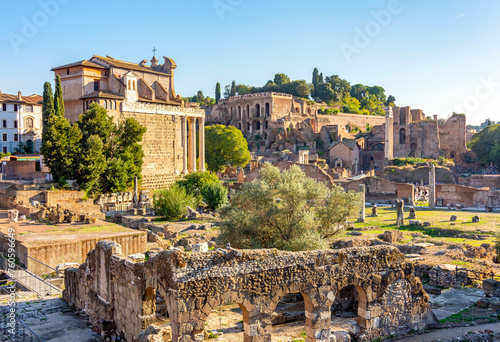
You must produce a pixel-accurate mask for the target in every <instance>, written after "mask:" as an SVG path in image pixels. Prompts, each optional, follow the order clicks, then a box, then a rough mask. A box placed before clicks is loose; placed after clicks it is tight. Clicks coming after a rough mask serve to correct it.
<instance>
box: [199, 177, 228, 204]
mask: <svg viewBox="0 0 500 342" xmlns="http://www.w3.org/2000/svg"><path fill="white" fill-rule="evenodd" d="M201 196H202V198H203V202H205V203H206V204H207V205H208V207H209V208H210V209H214V210H215V209H219V208H220V207H222V206H223V205H224V204H226V203H227V188H226V187H225V186H224V185H222V184H220V183H209V184H206V185H204V186H203V187H202V188H201Z"/></svg>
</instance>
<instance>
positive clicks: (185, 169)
mask: <svg viewBox="0 0 500 342" xmlns="http://www.w3.org/2000/svg"><path fill="white" fill-rule="evenodd" d="M181 126H182V173H184V174H185V173H187V172H188V150H187V144H188V142H187V118H186V117H185V116H183V117H182V118H181Z"/></svg>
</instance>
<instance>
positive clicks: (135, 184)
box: [134, 176, 139, 208]
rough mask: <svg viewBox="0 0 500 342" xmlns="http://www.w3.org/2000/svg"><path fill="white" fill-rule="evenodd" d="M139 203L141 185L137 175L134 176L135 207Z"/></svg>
mask: <svg viewBox="0 0 500 342" xmlns="http://www.w3.org/2000/svg"><path fill="white" fill-rule="evenodd" d="M138 204H139V187H138V184H137V176H136V177H134V208H137V205H138Z"/></svg>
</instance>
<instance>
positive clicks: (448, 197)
mask: <svg viewBox="0 0 500 342" xmlns="http://www.w3.org/2000/svg"><path fill="white" fill-rule="evenodd" d="M490 193H491V191H489V190H488V189H477V188H473V187H469V186H463V185H458V184H438V185H436V198H437V199H438V200H440V199H442V200H443V205H444V206H447V205H448V204H461V205H465V206H469V207H484V206H485V205H488V196H489V195H490Z"/></svg>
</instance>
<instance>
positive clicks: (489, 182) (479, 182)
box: [464, 175, 500, 190]
mask: <svg viewBox="0 0 500 342" xmlns="http://www.w3.org/2000/svg"><path fill="white" fill-rule="evenodd" d="M464 185H465V184H464ZM469 185H470V186H472V187H474V188H484V187H488V188H490V189H492V190H494V189H500V175H472V176H470V179H469Z"/></svg>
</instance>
